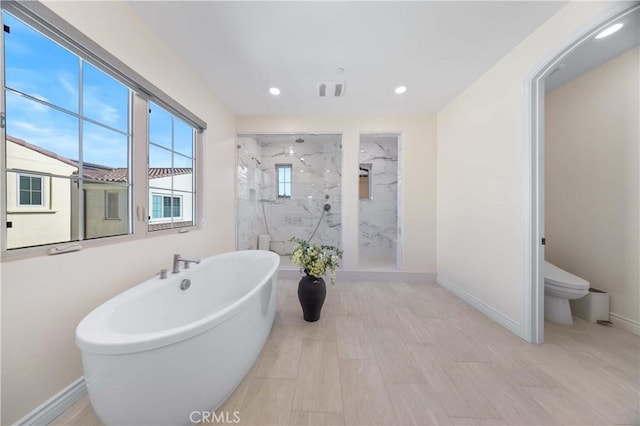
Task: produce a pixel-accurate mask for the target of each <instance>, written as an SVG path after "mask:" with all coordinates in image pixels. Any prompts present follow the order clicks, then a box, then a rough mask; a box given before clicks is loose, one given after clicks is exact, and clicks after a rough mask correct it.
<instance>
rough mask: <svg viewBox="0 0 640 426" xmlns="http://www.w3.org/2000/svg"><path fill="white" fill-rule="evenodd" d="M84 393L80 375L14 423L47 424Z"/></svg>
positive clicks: (82, 379) (84, 385)
mask: <svg viewBox="0 0 640 426" xmlns="http://www.w3.org/2000/svg"><path fill="white" fill-rule="evenodd" d="M86 394H87V386H86V384H85V382H84V377H80V378H79V379H78V380H76V381H74V382H73V383H71V384H70V385H69V386H67V387H66V388H64V389H62V390H61V391H60V392H58V393H57V394H55V395H54V396H52V397H51V398H49V399H48V400H47V401H45V402H44V403H42V404H40V406H39V407H37V408H36V409H35V410H33V411H32V412H30V413H29V414H27V415H26V416H24V417H23V418H21V419H20V420H18V421H17V422H16V423H15V424H16V426H21V425H25V426H27V425H28V426H31V425H38V426H40V425H48V424H49V423H51V422H52V421H54V420H55V419H56V418H57V417H59V416H60V415H61V414H62V413H64V412H65V411H67V410H68V409H69V408H70V407H71V406H72V405H73V404H75V403H76V402H78V401H79V400H80V399H81V398H82V397H83V396H85V395H86Z"/></svg>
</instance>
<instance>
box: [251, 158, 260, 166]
mask: <svg viewBox="0 0 640 426" xmlns="http://www.w3.org/2000/svg"><path fill="white" fill-rule="evenodd" d="M251 159H252V160H255V162H256V163H257V164H258V165H259V166H260V165H262V163H261V162H260V160H258V159H257V158H256V157H251Z"/></svg>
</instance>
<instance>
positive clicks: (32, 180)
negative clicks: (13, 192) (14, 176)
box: [18, 175, 44, 207]
mask: <svg viewBox="0 0 640 426" xmlns="http://www.w3.org/2000/svg"><path fill="white" fill-rule="evenodd" d="M42 180H43V179H42V177H40V176H27V175H18V182H19V183H18V185H19V188H18V205H19V206H21V207H23V206H28V207H31V206H38V207H41V206H43V205H44V194H43V186H44V185H43V184H42Z"/></svg>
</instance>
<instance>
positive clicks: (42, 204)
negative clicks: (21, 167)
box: [5, 172, 47, 209]
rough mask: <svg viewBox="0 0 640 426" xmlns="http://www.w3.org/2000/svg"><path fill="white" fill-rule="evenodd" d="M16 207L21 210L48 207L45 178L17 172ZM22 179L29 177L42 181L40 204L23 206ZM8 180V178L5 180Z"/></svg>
mask: <svg viewBox="0 0 640 426" xmlns="http://www.w3.org/2000/svg"><path fill="white" fill-rule="evenodd" d="M15 174H16V186H17V188H16V207H18V208H19V209H43V208H46V207H47V201H46V193H45V188H46V187H45V177H44V176H42V175H37V174H33V173H21V172H16V173H15ZM22 177H28V178H30V179H34V178H35V179H40V204H22V202H21V198H22V197H21V196H20V193H21V191H22V189H21V186H20V181H21V180H22V179H20V178H22ZM5 179H6V178H5Z"/></svg>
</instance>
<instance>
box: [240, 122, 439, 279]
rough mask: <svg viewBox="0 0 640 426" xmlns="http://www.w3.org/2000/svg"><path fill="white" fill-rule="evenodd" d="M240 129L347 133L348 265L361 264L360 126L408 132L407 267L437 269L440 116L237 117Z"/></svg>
mask: <svg viewBox="0 0 640 426" xmlns="http://www.w3.org/2000/svg"><path fill="white" fill-rule="evenodd" d="M236 129H237V131H238V133H243V134H259V133H340V134H342V164H343V167H342V169H343V174H342V229H343V234H342V246H343V248H344V257H343V262H342V264H343V266H344V269H345V270H356V269H357V268H358V234H359V231H358V230H359V226H358V203H359V201H358V164H359V154H360V152H359V148H358V147H359V144H360V132H377V133H396V132H398V133H402V135H401V137H400V140H401V142H400V143H401V144H402V152H403V155H402V158H401V159H400V162H401V168H402V171H403V183H402V185H403V191H404V212H405V214H404V216H403V217H402V227H403V239H404V241H403V247H404V250H403V260H404V267H403V271H405V272H435V270H436V269H435V228H436V223H435V212H436V211H435V201H436V193H435V189H436V181H435V179H436V120H435V117H434V116H382V117H376V116H370V117H360V116H326V117H320V116H317V117H305V116H278V117H276V116H261V117H237V118H236Z"/></svg>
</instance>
